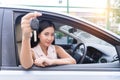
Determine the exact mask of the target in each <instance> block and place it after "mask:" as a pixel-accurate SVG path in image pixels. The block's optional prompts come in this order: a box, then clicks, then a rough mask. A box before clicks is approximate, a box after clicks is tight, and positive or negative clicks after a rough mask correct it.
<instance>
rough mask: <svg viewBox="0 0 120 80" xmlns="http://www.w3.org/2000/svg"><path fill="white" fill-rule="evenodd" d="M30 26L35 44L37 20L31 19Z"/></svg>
mask: <svg viewBox="0 0 120 80" xmlns="http://www.w3.org/2000/svg"><path fill="white" fill-rule="evenodd" d="M30 26H31V28H32V29H33V35H34V42H36V41H37V32H36V31H37V30H38V28H39V20H38V19H37V18H34V19H32V20H31V23H30Z"/></svg>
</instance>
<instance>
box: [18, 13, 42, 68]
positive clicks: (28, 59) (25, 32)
mask: <svg viewBox="0 0 120 80" xmlns="http://www.w3.org/2000/svg"><path fill="white" fill-rule="evenodd" d="M40 15H41V14H40V13H37V12H35V13H28V14H26V15H25V16H23V17H22V20H21V28H22V46H21V53H20V62H21V65H22V66H23V67H24V68H25V69H28V68H30V67H31V66H32V65H33V56H32V55H33V54H34V53H33V51H32V50H31V45H30V38H31V32H32V29H31V27H30V22H31V19H33V18H36V17H37V16H40Z"/></svg>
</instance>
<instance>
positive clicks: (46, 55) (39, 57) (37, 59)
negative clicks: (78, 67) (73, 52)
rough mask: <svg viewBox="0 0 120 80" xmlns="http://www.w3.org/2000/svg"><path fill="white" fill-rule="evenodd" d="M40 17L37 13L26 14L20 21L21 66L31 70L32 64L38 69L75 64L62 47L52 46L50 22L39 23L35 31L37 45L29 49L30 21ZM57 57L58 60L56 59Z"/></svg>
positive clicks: (52, 30) (52, 36) (52, 37)
mask: <svg viewBox="0 0 120 80" xmlns="http://www.w3.org/2000/svg"><path fill="white" fill-rule="evenodd" d="M38 16H42V14H40V13H38V12H34V13H28V14H26V15H25V16H23V18H22V21H21V28H22V47H21V53H20V62H21V65H22V66H23V67H24V68H25V69H28V68H31V67H32V65H33V64H35V65H36V66H40V67H45V66H50V65H61V64H75V63H76V61H75V59H73V58H72V57H71V56H70V55H69V54H68V53H67V52H66V51H65V50H64V49H63V48H62V47H60V46H57V45H52V42H53V41H54V32H55V27H54V24H53V23H52V22H51V21H47V20H43V21H40V26H39V29H38V31H37V33H38V35H37V38H38V39H39V40H38V43H37V45H36V46H35V47H33V48H31V43H30V41H31V33H32V29H31V27H30V21H31V20H32V19H33V18H36V17H38ZM57 56H58V57H59V58H57Z"/></svg>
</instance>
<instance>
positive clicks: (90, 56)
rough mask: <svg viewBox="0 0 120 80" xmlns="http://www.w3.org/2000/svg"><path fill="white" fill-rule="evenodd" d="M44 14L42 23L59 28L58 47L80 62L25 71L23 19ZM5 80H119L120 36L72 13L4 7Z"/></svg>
mask: <svg viewBox="0 0 120 80" xmlns="http://www.w3.org/2000/svg"><path fill="white" fill-rule="evenodd" d="M34 11H37V12H41V13H42V16H40V17H38V20H43V19H45V20H51V21H52V22H53V23H54V24H55V26H56V31H55V41H54V44H55V45H59V46H61V47H63V48H64V49H65V50H66V51H67V52H68V53H69V54H70V55H71V56H72V57H73V58H74V59H75V60H76V62H77V64H70V65H54V66H48V67H44V68H43V67H37V66H35V65H33V66H32V68H30V69H27V70H26V69H24V68H23V67H22V66H21V64H20V61H19V54H20V51H21V42H22V32H21V24H20V23H21V18H22V17H23V16H24V15H25V14H27V13H29V12H34ZM0 47H1V48H0V79H1V80H9V79H10V80H27V79H29V80H56V79H57V80H63V79H69V80H96V79H97V80H119V79H120V62H119V61H120V37H119V36H118V35H116V34H115V33H113V32H110V31H108V30H106V29H103V28H101V27H100V26H98V25H96V24H94V23H92V22H89V21H87V20H84V19H81V18H77V17H74V16H71V15H68V14H65V13H64V14H63V13H57V12H52V11H44V10H39V9H33V8H28V7H13V6H11V7H10V6H9V7H5V6H2V7H0Z"/></svg>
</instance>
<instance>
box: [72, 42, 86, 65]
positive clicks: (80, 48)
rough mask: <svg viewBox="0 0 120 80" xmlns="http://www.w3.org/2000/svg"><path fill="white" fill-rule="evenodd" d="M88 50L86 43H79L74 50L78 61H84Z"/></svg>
mask: <svg viewBox="0 0 120 80" xmlns="http://www.w3.org/2000/svg"><path fill="white" fill-rule="evenodd" d="M86 52H87V47H86V45H85V44H84V43H79V44H78V45H77V46H76V47H75V48H74V50H73V57H74V58H75V59H76V62H77V63H83V61H84V59H85V56H86Z"/></svg>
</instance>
